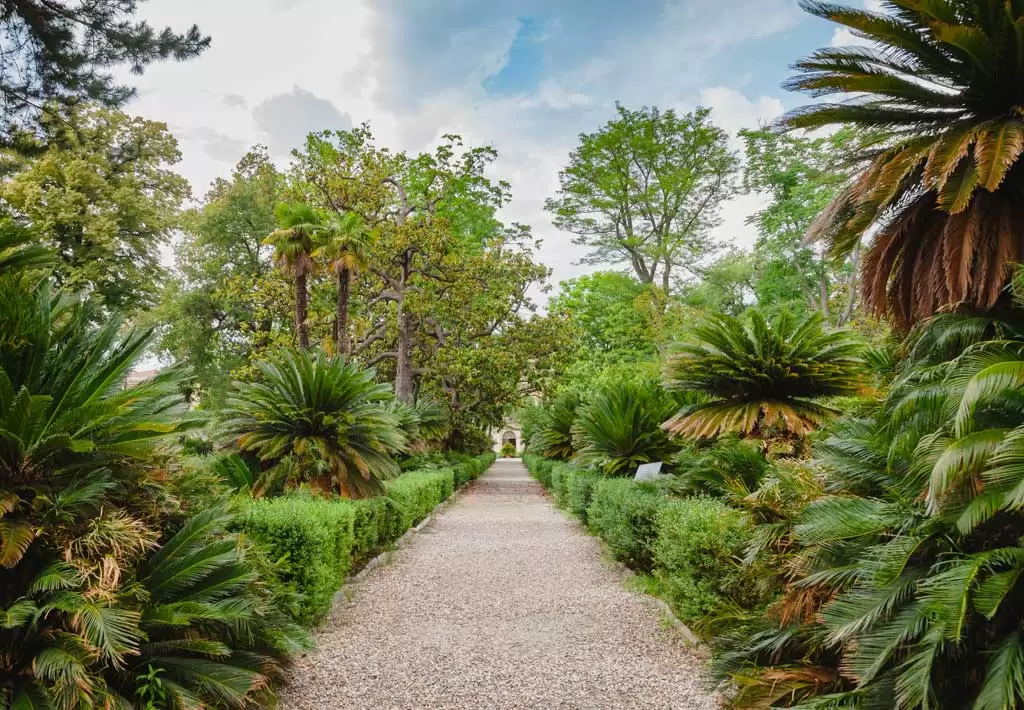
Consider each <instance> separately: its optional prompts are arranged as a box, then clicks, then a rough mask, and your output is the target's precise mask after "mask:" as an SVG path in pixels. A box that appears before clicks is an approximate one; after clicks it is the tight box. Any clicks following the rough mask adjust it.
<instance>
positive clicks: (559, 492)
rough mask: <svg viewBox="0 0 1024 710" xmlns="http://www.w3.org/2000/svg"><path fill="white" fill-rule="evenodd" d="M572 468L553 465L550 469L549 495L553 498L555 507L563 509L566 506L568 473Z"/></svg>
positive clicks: (566, 465) (559, 464)
mask: <svg viewBox="0 0 1024 710" xmlns="http://www.w3.org/2000/svg"><path fill="white" fill-rule="evenodd" d="M571 471H572V466H570V465H569V464H565V463H557V462H556V463H555V464H554V465H553V466H552V467H551V495H552V496H554V498H555V505H557V506H558V507H559V508H564V507H565V506H566V504H567V502H568V501H567V496H568V488H567V487H568V484H569V473H570V472H571Z"/></svg>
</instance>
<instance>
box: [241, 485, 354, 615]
mask: <svg viewBox="0 0 1024 710" xmlns="http://www.w3.org/2000/svg"><path fill="white" fill-rule="evenodd" d="M354 522H355V510H354V506H353V505H352V504H351V503H350V502H347V501H331V500H324V499H321V498H315V497H313V496H310V495H302V494H297V495H288V496H282V497H280V498H268V499H263V500H254V501H251V502H249V503H247V504H246V506H245V508H244V510H242V511H241V513H240V514H239V515H238V517H237V518H236V521H235V525H236V526H237V527H238V528H239V529H240V530H242V531H243V532H244V533H245V534H247V535H249V536H250V537H252V538H253V539H254V540H256V541H258V542H260V543H262V544H263V545H264V546H265V547H266V548H268V549H269V551H270V556H271V559H273V560H277V561H278V564H279V569H280V572H281V574H280V579H281V582H282V584H284V585H285V586H286V587H287V588H289V589H290V590H291V591H293V592H298V593H299V594H300V595H301V602H300V604H299V610H298V612H297V615H296V621H300V622H302V623H306V624H309V623H312V622H315V621H316V620H317V619H319V618H320V617H322V616H323V615H324V614H325V613H326V612H327V610H328V609H330V607H331V600H332V599H333V597H334V593H335V592H336V591H337V590H338V587H340V586H341V583H342V582H343V581H344V580H345V577H346V575H348V572H349V569H351V565H352V551H353V547H354V545H355V534H354V530H353V525H354Z"/></svg>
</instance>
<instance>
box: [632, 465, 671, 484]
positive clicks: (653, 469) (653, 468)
mask: <svg viewBox="0 0 1024 710" xmlns="http://www.w3.org/2000/svg"><path fill="white" fill-rule="evenodd" d="M661 466H662V462H661V461H656V462H654V463H645V464H641V465H640V467H639V468H637V470H636V475H635V476H633V480H634V481H657V480H658V479H659V478H664V476H663V475H662V473H661Z"/></svg>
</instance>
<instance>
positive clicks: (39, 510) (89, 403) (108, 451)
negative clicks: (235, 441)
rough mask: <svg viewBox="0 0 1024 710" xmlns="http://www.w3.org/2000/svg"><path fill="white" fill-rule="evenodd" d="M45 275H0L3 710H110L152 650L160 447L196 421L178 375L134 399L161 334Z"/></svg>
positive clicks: (20, 266)
mask: <svg viewBox="0 0 1024 710" xmlns="http://www.w3.org/2000/svg"><path fill="white" fill-rule="evenodd" d="M41 263H42V262H41V261H39V260H37V259H35V258H34V259H32V260H21V261H20V263H16V262H15V261H14V260H8V261H7V265H6V267H5V269H4V271H3V273H2V274H0V333H3V336H2V337H0V568H2V570H0V578H2V584H0V707H5V708H6V707H46V708H58V709H60V710H63V709H65V708H68V709H70V708H92V707H104V706H107V705H108V704H116V703H117V702H121V701H122V700H124V699H123V698H118V695H117V690H116V688H113V687H111V686H110V684H109V683H108V681H107V678H106V673H107V672H108V671H111V670H112V669H117V668H121V667H123V666H124V664H125V663H126V662H127V659H128V658H130V657H132V656H134V655H135V654H137V653H138V652H139V649H140V647H141V644H142V643H143V641H144V633H143V631H142V629H141V626H140V623H141V619H142V611H141V608H142V606H143V604H144V599H145V593H144V590H143V589H142V587H140V586H139V585H138V584H137V569H138V566H139V564H140V563H141V562H142V561H143V560H145V559H146V558H147V557H148V556H149V555H150V554H151V552H152V551H153V550H154V549H156V548H157V547H158V545H159V543H160V539H161V536H162V532H163V531H162V530H161V527H160V525H161V520H162V519H163V518H164V516H165V510H164V506H165V505H166V504H167V502H166V500H165V499H166V493H165V491H164V490H163V488H162V486H161V484H160V482H159V480H158V479H157V478H156V476H155V475H154V473H157V472H156V471H154V469H155V466H154V465H153V464H154V463H155V459H154V446H155V444H156V443H157V442H160V441H163V440H168V441H169V440H170V439H171V438H177V437H179V436H180V433H181V432H182V431H185V430H187V429H188V428H189V427H190V426H191V425H193V424H195V423H197V421H196V419H195V418H194V417H193V416H192V415H191V414H189V413H188V411H187V409H186V407H185V404H184V401H183V398H182V396H181V394H180V392H181V389H182V384H183V382H184V378H183V374H182V372H181V371H179V370H175V369H170V370H167V371H165V372H164V373H161V375H159V376H158V377H156V378H154V379H152V380H149V381H147V382H145V383H142V384H140V385H136V386H135V387H132V388H125V387H124V380H125V377H126V376H127V375H128V373H129V372H130V371H131V369H132V367H133V366H134V365H135V363H136V362H137V361H138V359H139V357H140V356H141V354H142V353H143V351H144V349H145V348H146V346H147V344H148V343H149V340H150V333H149V332H148V331H138V330H134V329H131V328H125V326H124V323H123V321H121V320H120V319H118V318H117V317H116V316H115V315H113V314H109V313H104V314H102V317H101V314H100V313H99V312H98V311H97V310H96V309H94V308H93V307H91V306H90V305H89V304H88V303H87V302H84V301H81V300H78V299H73V298H69V297H66V296H61V295H56V294H54V293H53V292H52V291H51V285H50V282H49V281H48V280H46V279H45V278H43V277H44V276H45V274H42V273H39V272H36V271H30V272H26V271H25V270H24V269H25V268H28V267H32V268H33V269H34V268H35V267H37V266H39V265H41ZM101 321H102V322H103V323H104V325H103V326H101V327H97V326H95V325H94V324H95V323H97V322H101ZM184 630H185V627H183V631H184ZM124 702H127V701H124Z"/></svg>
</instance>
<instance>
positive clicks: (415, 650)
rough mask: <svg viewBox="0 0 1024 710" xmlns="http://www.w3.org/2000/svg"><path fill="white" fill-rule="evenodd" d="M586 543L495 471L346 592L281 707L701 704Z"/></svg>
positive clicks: (644, 611) (524, 477)
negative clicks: (387, 562)
mask: <svg viewBox="0 0 1024 710" xmlns="http://www.w3.org/2000/svg"><path fill="white" fill-rule="evenodd" d="M622 582H623V576H622V573H621V571H620V570H618V569H616V568H615V566H614V565H611V564H609V563H608V562H607V561H605V560H603V559H602V556H601V547H600V544H599V543H598V541H597V540H596V539H594V538H592V537H590V536H588V535H587V534H586V533H585V532H583V530H582V529H581V528H580V526H579V525H577V524H576V523H574V522H573V521H571V520H570V519H569V518H568V517H566V516H565V515H563V514H562V513H560V512H559V511H557V510H556V509H555V508H554V507H553V506H552V505H551V503H550V502H549V501H548V499H547V498H546V497H545V496H544V494H543V492H542V489H541V487H540V486H539V485H538V484H537V483H536V482H534V481H533V480H532V479H530V477H529V475H528V474H527V472H526V470H525V469H524V468H523V466H522V465H521V464H520V463H518V462H510V461H499V462H498V463H496V464H495V465H494V466H493V467H492V468H491V470H490V471H488V472H487V474H485V475H484V476H483V477H482V478H481V479H480V480H478V481H477V482H476V483H474V484H472V485H471V486H470V487H469V488H468V489H466V491H465V492H464V493H463V494H462V495H461V496H460V497H459V498H458V499H457V500H456V501H455V503H454V504H453V505H451V506H449V507H448V508H447V509H445V510H444V511H443V512H441V513H440V514H439V515H438V516H437V518H436V519H435V520H434V521H433V522H432V523H431V524H429V525H428V526H426V527H425V528H424V529H423V530H422V531H421V532H420V533H418V534H417V535H416V536H415V537H414V538H413V539H412V542H411V543H410V544H409V545H408V546H406V547H403V548H401V549H399V550H398V551H397V552H395V553H394V556H393V559H392V560H391V561H390V563H389V564H386V565H381V566H379V567H377V568H375V569H373V570H371V571H370V572H369V573H368V574H367V575H365V576H364V577H363V578H362V579H361V580H359V581H358V582H357V583H355V584H354V585H352V587H351V597H350V599H349V601H348V602H347V603H343V604H338V605H336V607H335V609H334V611H333V614H332V615H331V617H330V618H329V619H328V620H327V622H326V623H325V624H324V626H323V627H322V629H321V630H320V631H319V632H318V634H317V648H316V650H315V651H313V652H311V653H310V654H309V655H308V656H306V657H304V658H303V659H301V660H300V661H299V662H298V663H297V664H296V666H295V668H294V671H293V673H292V676H293V677H292V681H291V683H290V685H289V687H288V688H286V689H285V691H284V693H283V695H282V698H281V707H282V708H285V709H287V710H314V709H321V708H368V709H371V710H381V709H383V708H700V709H704V708H707V709H710V708H714V707H716V700H715V696H714V694H713V693H711V692H710V691H709V690H708V689H707V680H706V676H705V675H704V670H703V661H702V660H701V659H700V658H698V657H696V656H695V655H694V654H693V652H692V651H690V650H689V649H688V648H686V647H685V646H684V645H683V643H682V641H681V639H680V637H679V636H678V633H677V632H676V631H674V630H672V629H670V628H668V627H667V626H666V625H665V624H664V623H663V613H662V612H661V610H660V609H659V608H658V606H657V605H656V603H655V602H654V600H652V599H650V598H649V597H645V596H644V595H642V594H639V593H637V592H633V591H630V590H628V589H627V588H626V587H625V586H624V585H623V583H622Z"/></svg>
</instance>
